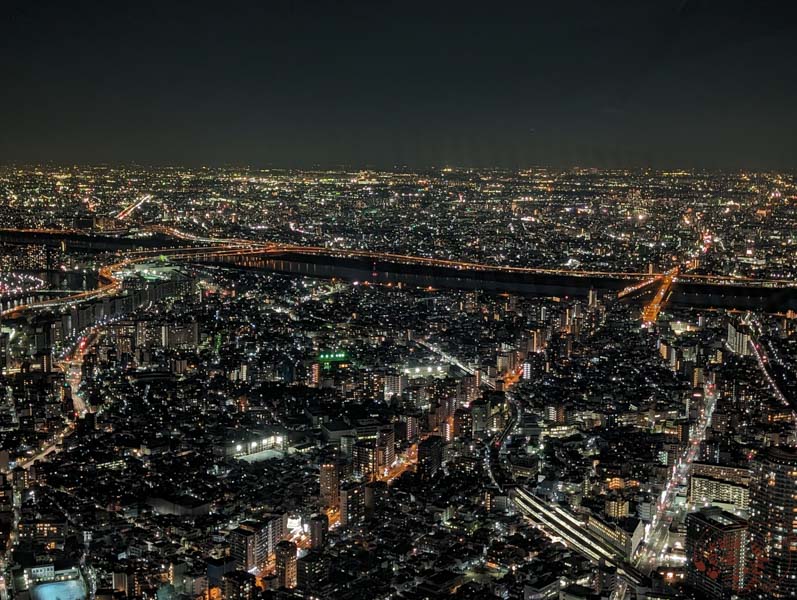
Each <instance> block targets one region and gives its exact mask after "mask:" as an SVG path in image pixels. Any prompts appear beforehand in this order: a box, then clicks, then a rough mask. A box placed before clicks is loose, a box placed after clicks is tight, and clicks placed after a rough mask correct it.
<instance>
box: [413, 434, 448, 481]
mask: <svg viewBox="0 0 797 600" xmlns="http://www.w3.org/2000/svg"><path fill="white" fill-rule="evenodd" d="M442 464H443V438H441V437H440V436H436V435H434V436H431V437H428V438H426V439H425V440H423V441H422V442H421V443H420V444H418V468H417V473H418V476H419V477H420V478H421V479H422V480H424V481H428V480H429V479H431V478H432V477H434V475H435V473H437V471H438V470H439V469H440V466H441V465H442Z"/></svg>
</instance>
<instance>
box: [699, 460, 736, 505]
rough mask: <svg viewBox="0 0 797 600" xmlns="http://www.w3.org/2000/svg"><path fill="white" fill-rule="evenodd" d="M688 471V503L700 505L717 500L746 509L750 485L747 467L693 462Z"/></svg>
mask: <svg viewBox="0 0 797 600" xmlns="http://www.w3.org/2000/svg"><path fill="white" fill-rule="evenodd" d="M690 471H691V473H690V476H689V502H690V503H692V504H695V505H698V506H700V505H703V504H706V503H711V502H719V503H723V504H733V505H734V506H735V507H736V508H737V509H739V510H747V507H748V504H749V489H748V488H749V485H750V471H749V470H748V469H741V468H736V467H727V466H724V465H712V464H709V463H698V462H695V463H692V466H691V469H690Z"/></svg>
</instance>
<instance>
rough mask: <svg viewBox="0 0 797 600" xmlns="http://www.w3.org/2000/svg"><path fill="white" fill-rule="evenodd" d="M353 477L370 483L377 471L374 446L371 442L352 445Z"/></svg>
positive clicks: (365, 441)
mask: <svg viewBox="0 0 797 600" xmlns="http://www.w3.org/2000/svg"><path fill="white" fill-rule="evenodd" d="M353 463H354V464H353V466H354V476H355V477H360V478H362V479H365V480H366V481H370V480H371V479H373V477H374V476H375V475H376V473H377V470H378V461H377V451H376V445H375V444H374V442H373V441H371V440H361V441H359V442H357V443H356V444H354V456H353Z"/></svg>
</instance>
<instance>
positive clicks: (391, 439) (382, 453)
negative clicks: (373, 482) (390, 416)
mask: <svg viewBox="0 0 797 600" xmlns="http://www.w3.org/2000/svg"><path fill="white" fill-rule="evenodd" d="M376 447H377V466H378V469H379V471H382V470H383V469H389V468H390V467H392V466H393V463H394V462H396V430H395V428H394V427H393V425H392V424H391V425H383V426H382V427H380V428H379V431H377V433H376Z"/></svg>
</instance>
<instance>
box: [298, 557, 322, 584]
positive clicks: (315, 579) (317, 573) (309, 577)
mask: <svg viewBox="0 0 797 600" xmlns="http://www.w3.org/2000/svg"><path fill="white" fill-rule="evenodd" d="M328 572H329V561H328V560H327V559H326V557H325V556H324V555H323V554H321V553H320V552H308V553H307V554H305V555H304V556H303V557H302V558H300V559H298V560H297V561H296V583H297V587H298V588H299V589H301V590H304V591H314V590H317V589H318V587H319V586H320V585H321V584H322V582H323V581H324V580H325V579H326V578H327V574H328Z"/></svg>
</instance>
